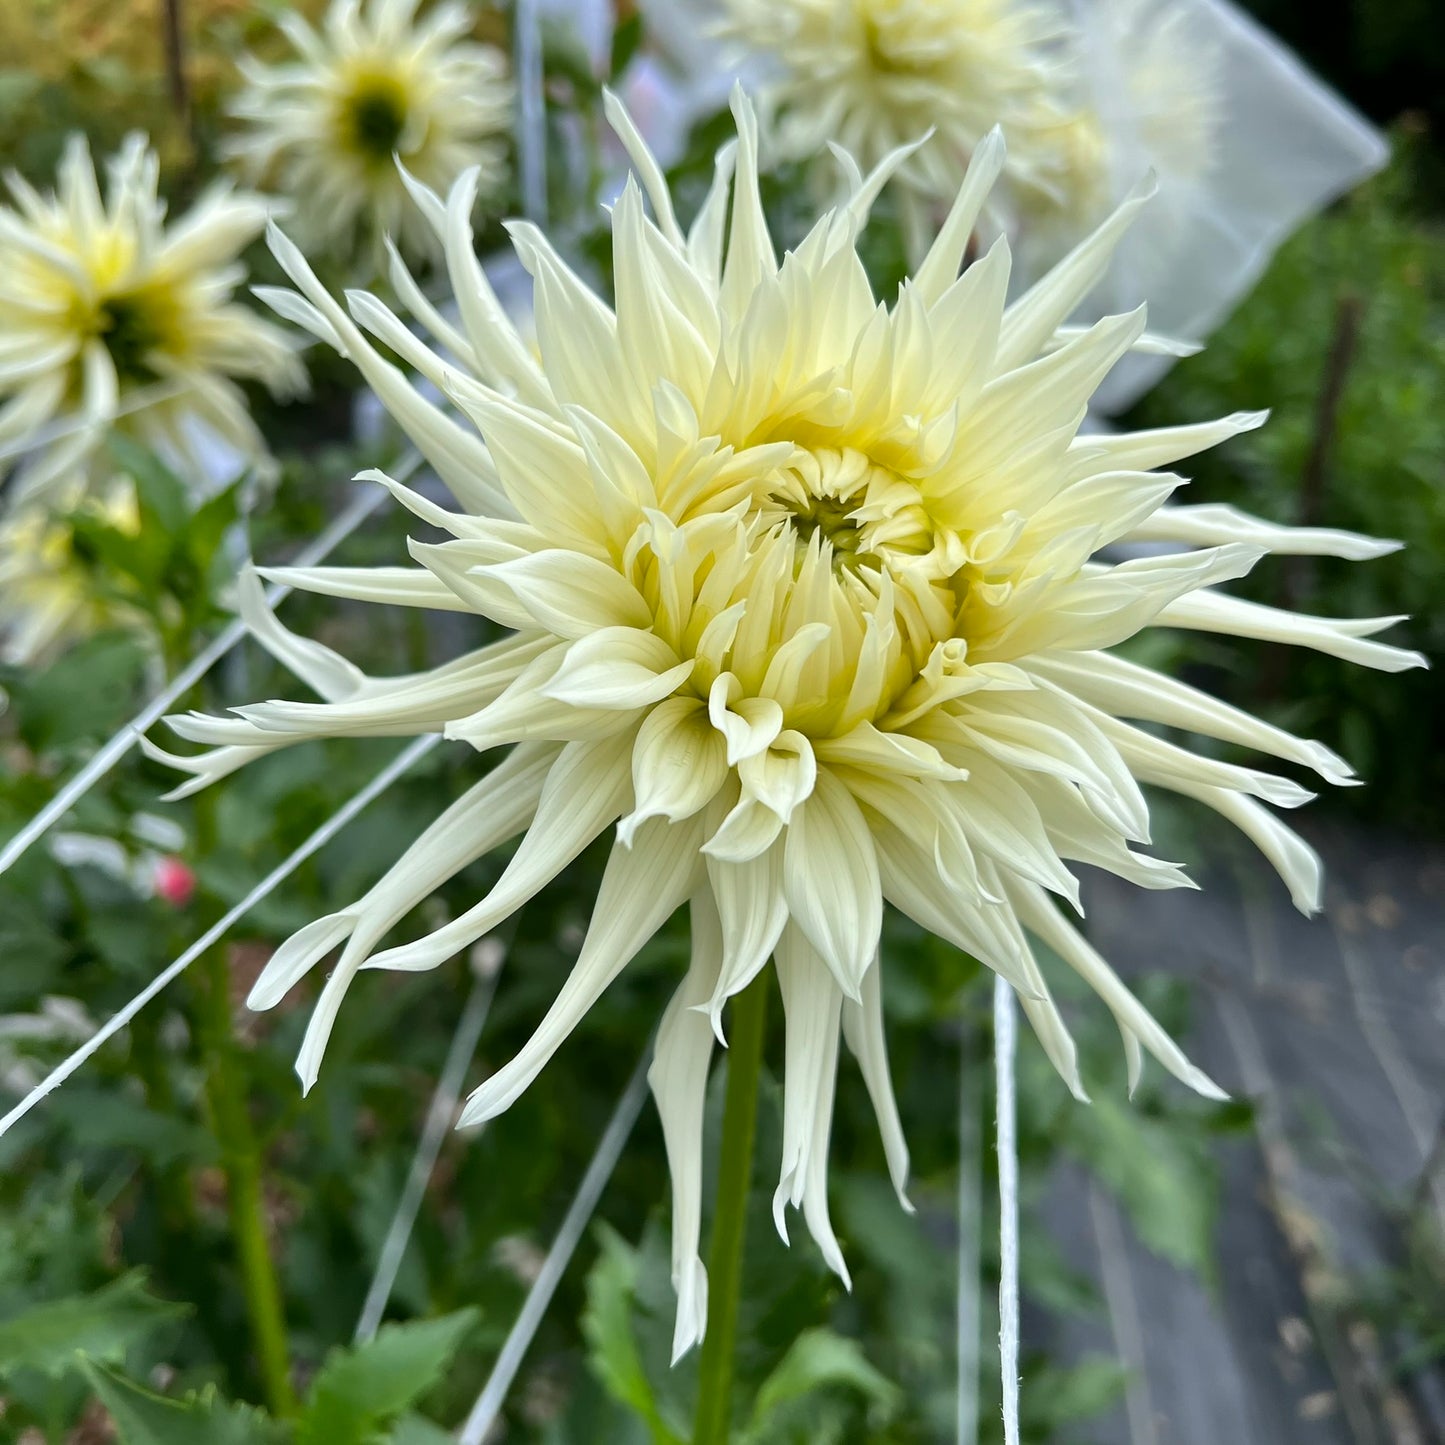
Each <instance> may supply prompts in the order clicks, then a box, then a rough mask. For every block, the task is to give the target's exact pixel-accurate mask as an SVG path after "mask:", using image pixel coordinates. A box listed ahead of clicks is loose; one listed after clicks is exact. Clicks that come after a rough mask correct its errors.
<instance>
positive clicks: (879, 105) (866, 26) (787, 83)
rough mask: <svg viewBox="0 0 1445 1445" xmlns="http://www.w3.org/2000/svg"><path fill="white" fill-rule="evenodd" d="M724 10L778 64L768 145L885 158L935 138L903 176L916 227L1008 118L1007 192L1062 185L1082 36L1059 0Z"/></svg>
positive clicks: (736, 35) (765, 99) (744, 2)
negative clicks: (1069, 81) (1068, 73)
mask: <svg viewBox="0 0 1445 1445" xmlns="http://www.w3.org/2000/svg"><path fill="white" fill-rule="evenodd" d="M725 13H726V17H727V18H726V21H725V23H724V26H723V29H724V33H725V34H726V35H727V36H729V37H730V38H731V39H733V40H734V41H735V42H737V43H738V44H739V45H740V46H741V47H742V50H743V53H744V55H745V56H746V57H748V58H750V59H753V60H757V61H763V62H765V63H766V64H767V65H768V66H769V67H770V74H769V75H768V77H767V79H766V80H765V81H764V83H763V86H762V89H761V104H762V107H763V120H764V139H765V141H767V142H769V143H770V144H771V145H772V147H773V148H774V149H775V150H776V151H777V153H778V154H779V155H781V156H783V157H786V158H789V159H795V160H796V159H811V158H812V157H813V156H814V155H816V154H817V153H818V152H819V151H820V150H822V148H823V147H824V146H825V145H826V144H827V143H829V142H830V141H832V142H836V143H837V144H839V145H841V146H842V147H843V149H844V150H846V151H848V152H849V154H851V155H852V156H854V157H855V159H857V160H858V162H859V163H860V164H861V165H863V166H865V167H867V166H874V165H877V164H878V163H879V162H880V161H882V160H883V158H884V157H885V156H887V155H889V154H891V153H892V152H893V151H894V150H895V149H897V148H898V147H900V146H903V145H906V144H908V143H909V142H911V141H914V140H915V139H917V137H919V136H920V135H923V134H924V133H925V132H926V131H930V130H931V131H933V132H934V134H933V135H932V136H931V138H930V140H929V141H928V143H927V144H925V145H923V146H920V147H919V148H918V149H917V150H916V151H915V152H914V153H913V154H911V155H910V156H909V158H908V159H907V160H906V161H905V162H904V163H903V165H902V166H901V167H900V168H899V173H898V182H899V184H900V186H901V187H902V190H901V192H900V201H901V204H902V209H903V214H904V218H905V220H906V221H908V222H909V224H910V225H911V227H912V228H913V229H914V230H915V231H917V230H918V229H919V228H921V227H922V226H924V225H926V217H927V214H928V213H929V212H930V211H931V210H932V209H933V207H935V206H938V205H943V206H946V205H947V204H948V202H949V201H950V200H952V198H953V197H954V195H955V194H956V193H957V191H958V188H959V185H960V183H961V182H962V180H963V175H964V171H965V168H966V167H967V165H968V161H969V157H970V156H971V155H972V154H973V149H974V147H975V146H976V145H978V143H979V142H980V141H981V140H982V139H983V138H984V136H985V135H987V134H988V132H989V131H990V130H991V129H992V128H993V127H994V126H995V125H1000V126H1002V127H1003V132H1004V135H1005V137H1006V139H1007V141H1008V159H1007V162H1006V167H1005V170H1004V172H1003V181H1004V185H1005V187H1006V190H1007V191H1008V192H1009V193H1010V194H1012V193H1013V192H1016V191H1017V192H1021V193H1023V194H1031V193H1033V192H1035V191H1038V190H1039V189H1040V188H1043V189H1044V190H1045V191H1047V190H1049V189H1051V188H1052V187H1053V185H1054V183H1055V172H1056V171H1057V170H1058V169H1059V167H1060V164H1061V157H1060V156H1059V155H1058V153H1057V152H1058V142H1057V135H1058V132H1059V129H1060V127H1061V126H1064V125H1065V124H1066V123H1067V122H1068V120H1069V119H1070V116H1069V113H1068V112H1067V111H1066V110H1064V109H1063V108H1062V101H1063V99H1064V92H1065V90H1066V88H1067V87H1066V78H1065V69H1066V66H1067V63H1068V47H1067V44H1066V37H1067V35H1068V33H1069V32H1068V27H1067V25H1066V23H1065V20H1064V17H1063V15H1062V12H1061V11H1060V10H1059V8H1058V7H1057V6H1056V5H1053V4H1050V3H1048V0H727V4H726V7H725ZM1007 209H1012V206H1011V205H1010V206H1009V207H1008V208H1007Z"/></svg>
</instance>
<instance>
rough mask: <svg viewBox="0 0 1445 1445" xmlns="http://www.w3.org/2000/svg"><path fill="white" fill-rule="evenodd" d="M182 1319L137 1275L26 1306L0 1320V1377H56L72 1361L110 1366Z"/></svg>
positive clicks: (134, 1272) (180, 1313)
mask: <svg viewBox="0 0 1445 1445" xmlns="http://www.w3.org/2000/svg"><path fill="white" fill-rule="evenodd" d="M186 1313H187V1311H186V1309H185V1307H184V1306H180V1305H174V1304H169V1303H167V1302H166V1301H165V1300H159V1299H157V1298H156V1297H155V1296H154V1295H152V1294H150V1293H149V1292H148V1291H147V1289H146V1283H145V1275H144V1273H143V1272H142V1271H140V1270H132V1271H131V1272H130V1273H129V1274H124V1275H122V1276H121V1277H120V1278H119V1279H116V1280H113V1281H112V1282H111V1283H110V1284H107V1285H103V1286H102V1287H101V1288H100V1289H98V1290H95V1291H94V1292H93V1293H91V1294H86V1295H73V1296H71V1297H70V1298H68V1299H56V1300H47V1301H42V1302H40V1303H37V1304H32V1305H30V1306H29V1307H28V1308H24V1309H21V1310H19V1311H18V1312H17V1313H14V1314H11V1315H9V1316H8V1317H6V1318H3V1319H0V1377H4V1376H6V1375H9V1374H12V1373H13V1372H14V1371H16V1370H39V1371H41V1372H43V1373H44V1374H48V1375H55V1374H59V1373H61V1372H63V1371H65V1370H69V1369H72V1368H73V1367H74V1365H75V1362H76V1357H77V1356H84V1357H85V1358H86V1359H88V1360H95V1361H99V1362H103V1363H107V1364H116V1363H118V1362H120V1361H122V1360H123V1359H124V1358H125V1355H126V1351H127V1350H128V1349H129V1348H130V1347H131V1346H132V1345H133V1344H135V1343H136V1341H137V1340H140V1339H143V1338H144V1337H146V1336H147V1335H149V1334H150V1333H151V1332H152V1331H154V1330H157V1329H159V1328H160V1327H161V1326H162V1325H166V1324H170V1323H172V1322H174V1321H176V1320H179V1319H182V1318H184V1316H185V1315H186Z"/></svg>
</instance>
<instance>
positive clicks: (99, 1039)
mask: <svg viewBox="0 0 1445 1445" xmlns="http://www.w3.org/2000/svg"><path fill="white" fill-rule="evenodd" d="M440 741H441V735H440V734H438V733H428V734H426V735H424V736H422V737H419V738H417V739H415V740H414V741H413V742H411V743H409V744H408V745H407V746H406V747H405V748H403V749H402V751H401V752H399V753H398V754H397V755H396V756H395V757H394V758H393V759H392V760H391V761H390V762H389V763H388V764H387V765H386V766H385V767H384V768H383V769H382V770H381V771H380V772H379V773H378V774H377V775H376V776H375V777H374V778H373V779H372V780H371V781H370V782H369V783H368V784H367V785H366V786H365V787H364V788H362V789H361V790H360V791H359V792H356V793H354V794H353V795H352V796H351V798H350V799H349V800H348V801H347V802H345V803H343V804H342V805H341V807H340V808H338V809H337V810H336V812H334V813H333V814H332V815H331V817H329V818H328V819H327V820H326V821H325V822H324V823H323V824H322V825H321V826H320V827H319V828H317V829H316V831H315V832H314V833H312V834H311V836H310V837H309V838H307V840H306V841H305V842H304V843H302V844H301V846H300V847H299V848H297V849H296V851H295V852H294V853H292V854H291V855H290V857H288V858H287V859H286V860H285V861H284V862H283V863H278V864H277V865H276V867H275V868H273V869H272V870H271V871H270V872H269V873H268V874H267V875H266V876H265V877H264V878H263V879H262V880H261V881H260V882H259V883H258V884H257V885H256V886H255V887H254V888H253V889H252V890H251V891H250V892H249V893H248V894H247V895H246V896H245V897H244V898H243V899H241V901H240V902H239V903H237V904H236V905H235V906H234V907H233V908H232V909H230V911H229V912H227V913H226V915H225V916H224V917H223V918H221V919H220V920H219V921H218V922H217V923H215V924H213V925H212V926H211V927H210V928H208V929H207V930H206V931H205V932H204V933H203V934H202V935H201V936H200V937H199V938H198V939H197V940H196V941H195V942H194V943H193V944H191V946H190V947H189V948H188V949H186V951H185V952H184V953H183V954H181V956H180V957H179V958H177V959H176V960H175V962H174V963H172V964H171V965H170V966H169V967H168V968H166V969H165V970H164V971H163V972H161V973H159V974H157V975H156V977H155V978H153V979H152V980H151V981H150V982H149V983H148V984H147V985H146V986H145V987H144V988H143V989H141V991H140V992H139V993H138V994H136V996H135V997H134V998H133V999H131V1001H130V1002H129V1003H128V1004H126V1005H125V1007H124V1008H122V1009H121V1010H120V1011H119V1012H118V1013H116V1014H114V1015H113V1016H112V1017H111V1018H110V1019H109V1020H108V1021H107V1022H106V1023H104V1024H103V1025H101V1027H100V1028H98V1029H97V1030H96V1031H95V1033H93V1034H92V1035H91V1036H90V1038H89V1039H87V1040H86V1041H85V1043H83V1044H82V1045H81V1046H80V1047H79V1048H78V1049H76V1051H75V1052H74V1053H73V1054H71V1055H70V1057H69V1058H67V1059H66V1060H65V1061H64V1062H63V1063H61V1064H59V1065H57V1066H56V1067H55V1068H54V1069H52V1070H51V1071H50V1073H48V1074H47V1075H46V1076H45V1078H44V1079H42V1080H41V1081H40V1083H38V1084H37V1085H36V1086H35V1087H34V1088H33V1089H32V1090H31V1091H30V1092H29V1093H28V1094H26V1096H25V1097H24V1098H23V1099H21V1101H20V1102H19V1103H18V1104H16V1106H15V1107H14V1108H13V1109H11V1111H10V1112H9V1113H8V1114H6V1116H5V1117H4V1118H3V1119H0V1138H3V1137H4V1136H5V1135H6V1134H7V1133H8V1132H9V1131H10V1129H11V1127H12V1126H13V1125H15V1124H18V1123H19V1122H20V1120H21V1119H23V1118H24V1117H25V1116H26V1115H27V1114H28V1113H29V1112H30V1111H31V1110H32V1109H33V1108H34V1107H35V1106H36V1105H37V1104H38V1103H40V1101H41V1100H42V1099H44V1098H45V1097H46V1096H47V1095H49V1094H53V1093H54V1092H55V1090H56V1089H58V1088H59V1087H60V1086H61V1085H62V1084H63V1083H64V1082H65V1081H66V1080H67V1079H68V1078H69V1077H70V1076H71V1075H72V1074H73V1073H75V1071H76V1070H77V1069H79V1068H80V1066H81V1065H82V1064H84V1063H85V1062H86V1060H87V1059H89V1058H90V1057H91V1056H92V1055H93V1054H94V1053H96V1052H97V1051H98V1050H99V1049H100V1048H101V1046H102V1045H103V1044H105V1043H106V1042H107V1040H109V1039H112V1038H114V1037H115V1035H116V1034H118V1033H119V1032H120V1031H121V1030H122V1029H123V1028H124V1027H125V1026H126V1025H127V1024H128V1023H129V1022H130V1021H131V1020H132V1019H133V1018H134V1017H135V1016H136V1015H137V1014H138V1013H139V1012H140V1011H141V1010H142V1009H143V1008H144V1007H145V1006H146V1005H147V1004H148V1003H149V1002H150V1001H151V1000H152V999H153V998H155V997H156V995H157V994H159V993H160V992H161V990H162V989H164V988H165V987H166V986H167V985H168V984H169V983H171V982H172V980H174V979H177V978H179V977H180V976H181V974H183V973H184V972H185V971H186V969H187V968H189V967H190V966H191V964H192V963H194V962H195V961H196V959H198V958H199V957H200V956H201V955H202V954H203V953H204V952H205V951H206V950H207V949H208V948H209V947H210V946H211V945H212V944H213V943H215V942H217V941H218V940H219V939H221V938H223V937H225V935H226V932H227V930H228V929H229V928H230V927H231V925H232V924H234V923H235V922H236V921H237V920H238V919H239V918H242V917H244V916H245V915H246V914H247V913H249V912H250V911H251V909H252V908H254V907H255V906H256V905H257V904H258V903H260V902H261V900H262V899H264V898H266V897H268V896H269V895H270V894H271V893H272V892H274V891H275V889H276V888H277V887H278V886H279V885H280V884H282V883H284V882H285V881H286V879H287V878H289V877H290V876H291V874H292V873H294V872H295V871H296V869H297V868H299V867H300V866H301V865H302V864H303V863H304V862H305V861H306V860H307V859H308V858H309V857H310V856H311V855H312V854H313V853H315V852H316V851H317V849H319V848H321V847H324V846H325V844H327V843H328V842H330V841H331V839H332V838H334V837H335V836H336V835H337V834H338V833H339V832H340V831H341V830H342V829H343V828H344V827H345V826H346V825H347V824H348V823H349V822H350V821H351V820H352V819H353V818H354V817H356V815H357V814H358V813H359V812H361V810H362V809H363V808H365V807H366V805H367V804H368V803H370V802H372V801H373V800H374V799H375V798H377V797H378V796H380V794H382V793H384V792H385V791H386V789H387V788H389V787H390V786H391V785H392V783H394V782H395V781H396V779H397V778H399V777H400V776H401V775H402V774H403V773H404V772H406V770H407V769H408V768H409V767H411V765H412V764H413V763H415V762H416V761H417V759H419V758H421V757H424V756H425V755H426V754H427V753H429V752H430V751H431V750H432V749H433V748H434V747H435V746H436V745H437V744H438V743H439V742H440Z"/></svg>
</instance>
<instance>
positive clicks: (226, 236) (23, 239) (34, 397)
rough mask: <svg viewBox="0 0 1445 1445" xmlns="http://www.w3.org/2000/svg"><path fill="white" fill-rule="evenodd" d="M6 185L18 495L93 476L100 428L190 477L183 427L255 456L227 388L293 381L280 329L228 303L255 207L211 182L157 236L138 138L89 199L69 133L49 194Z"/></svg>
mask: <svg viewBox="0 0 1445 1445" xmlns="http://www.w3.org/2000/svg"><path fill="white" fill-rule="evenodd" d="M8 181H9V186H10V191H11V194H12V195H13V197H14V206H13V207H12V206H6V205H3V204H0V399H4V403H5V404H4V406H3V408H0V448H4V449H5V451H6V452H11V451H14V450H25V449H26V446H25V444H26V443H27V441H33V443H34V450H33V451H31V454H30V456H29V460H28V461H27V463H26V466H25V470H24V474H23V477H22V487H23V490H24V491H25V493H27V494H29V495H35V494H37V493H39V492H41V491H45V490H49V489H52V488H55V487H63V486H65V485H66V484H67V482H68V481H70V480H72V479H73V478H74V476H75V474H77V473H79V474H82V475H91V474H93V477H94V478H95V479H99V480H102V481H108V480H109V477H110V469H109V466H108V465H106V466H103V467H100V468H98V469H97V468H93V467H91V466H90V465H89V464H90V463H92V462H93V461H94V460H95V458H96V454H97V452H98V450H99V448H100V446H101V443H102V442H103V440H104V437H105V433H106V431H107V429H108V428H109V427H110V426H111V425H113V424H119V425H121V426H123V427H124V428H125V429H126V430H127V431H130V432H131V433H133V434H134V435H136V436H138V437H139V438H140V439H141V440H142V441H144V442H145V443H147V444H148V445H150V446H151V447H152V448H154V449H155V450H157V451H160V452H163V453H166V454H168V455H170V456H171V457H172V458H178V459H179V460H181V461H182V462H184V463H185V464H186V465H187V466H188V467H190V466H192V465H195V466H197V467H199V463H198V462H196V460H195V440H196V429H197V428H199V429H202V430H205V429H209V430H210V431H211V432H213V433H214V434H215V435H216V436H217V437H219V438H220V439H221V440H222V441H224V442H226V443H228V444H229V445H230V446H232V447H234V448H236V449H237V450H239V451H240V452H242V453H243V454H245V455H247V456H252V457H256V458H260V457H264V455H265V443H264V442H263V441H262V439H261V436H260V433H259V432H257V430H256V428H255V426H254V425H253V423H252V421H251V418H250V415H249V413H248V411H247V409H246V401H245V397H244V396H243V394H242V392H241V390H240V388H239V387H238V386H237V385H236V381H237V380H239V379H245V380H256V381H261V382H264V383H265V384H266V385H267V386H269V387H271V388H272V389H273V390H274V391H278V392H284V391H287V390H294V389H295V388H296V387H298V386H299V385H300V382H301V370H300V367H299V365H298V363H297V361H296V358H295V355H294V353H293V351H292V348H291V346H290V344H289V342H288V340H287V338H286V336H285V335H284V333H282V332H281V331H280V330H279V329H278V328H277V327H276V326H274V325H272V324H271V323H270V322H268V321H264V320H262V319H261V318H260V317H259V316H257V315H256V314H255V313H254V312H252V311H251V310H249V309H248V308H246V307H244V306H241V305H239V304H238V303H237V302H235V301H233V300H232V299H231V297H232V293H233V292H234V290H235V288H236V285H237V283H238V282H239V281H240V280H241V279H242V275H243V272H242V271H241V269H240V267H239V266H238V264H237V259H236V258H237V256H238V255H239V253H240V251H241V250H242V248H243V247H245V246H246V245H247V244H248V243H249V242H250V241H252V240H253V239H254V238H255V237H256V236H257V235H259V234H260V231H261V228H262V227H263V226H264V225H265V222H266V208H265V205H264V204H263V202H262V201H261V199H260V198H259V197H257V196H252V195H249V194H246V193H244V192H235V191H232V190H231V189H229V188H228V187H225V186H217V187H214V188H213V189H211V190H210V191H208V192H207V193H206V194H205V195H203V196H202V197H201V198H200V200H198V201H197V202H196V204H195V205H194V206H193V207H192V208H191V209H190V210H189V211H188V212H187V213H186V214H185V215H184V216H182V217H181V218H180V219H179V220H177V221H175V222H173V223H172V224H170V225H167V224H166V208H165V204H164V202H163V201H161V200H160V198H159V196H158V194H157V181H158V166H157V163H156V157H155V153H154V152H153V151H152V150H151V149H150V148H149V146H148V145H147V143H146V140H145V137H144V136H140V135H134V136H131V137H130V139H128V140H127V141H126V143H125V145H124V146H123V147H122V148H121V150H120V153H119V154H118V155H117V156H116V157H115V158H114V160H113V161H112V162H111V164H110V167H109V184H108V186H107V188H106V192H105V194H104V196H102V194H101V189H100V186H99V183H98V182H97V179H96V174H95V167H94V165H93V164H92V162H91V158H90V152H89V150H88V148H87V146H86V144H85V141H84V139H83V138H81V137H79V136H77V137H75V138H73V139H72V141H71V143H70V145H69V147H68V149H67V151H66V154H65V159H64V160H63V161H62V163H61V166H60V172H59V180H58V185H57V187H56V190H55V192H54V193H53V194H46V195H42V194H41V193H39V192H38V191H36V190H35V189H33V188H32V187H31V186H30V185H29V184H28V183H26V182H25V181H24V180H22V179H21V178H20V177H19V176H18V175H14V174H12V175H11V176H9V177H8ZM52 429H53V430H54V433H55V435H54V439H52V440H47V436H48V435H49V433H50V432H51V431H52ZM0 467H3V464H0Z"/></svg>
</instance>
